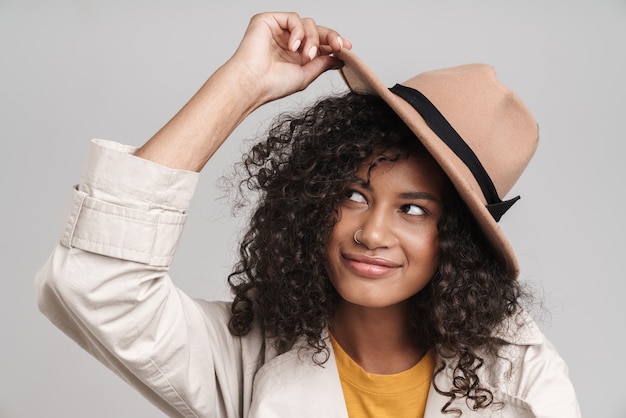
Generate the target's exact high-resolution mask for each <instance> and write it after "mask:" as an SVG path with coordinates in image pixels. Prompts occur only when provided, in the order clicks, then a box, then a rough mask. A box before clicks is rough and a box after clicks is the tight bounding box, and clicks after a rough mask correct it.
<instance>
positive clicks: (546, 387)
mask: <svg viewBox="0 0 626 418" xmlns="http://www.w3.org/2000/svg"><path fill="white" fill-rule="evenodd" d="M494 336H495V337H496V338H499V339H501V340H502V341H503V342H504V343H505V344H504V345H503V346H502V348H501V350H500V353H499V356H498V358H495V359H488V360H487V361H486V363H487V365H488V367H486V369H485V376H484V377H485V378H486V379H485V380H486V383H488V384H489V385H490V386H492V387H493V388H494V389H495V390H496V392H499V394H500V395H501V396H502V397H503V401H504V403H505V404H510V403H512V404H518V403H522V404H525V405H527V407H528V408H529V409H530V410H531V411H533V413H534V414H535V415H538V416H555V417H557V416H559V417H560V416H563V417H565V416H567V417H577V416H580V411H579V408H578V402H577V400H576V395H575V392H574V387H573V385H572V383H571V381H570V379H569V372H568V368H567V364H566V363H565V361H564V360H563V358H562V357H561V356H560V355H559V353H558V351H557V349H556V348H555V346H554V345H553V344H552V343H551V342H550V341H549V340H548V338H546V336H545V335H544V334H543V333H542V332H541V330H540V329H539V327H538V326H537V324H536V323H535V321H534V320H533V319H532V317H531V316H530V315H529V314H528V313H526V312H523V311H522V312H520V313H518V314H517V315H514V316H512V317H510V318H509V319H507V320H506V321H504V322H503V323H502V325H501V327H499V328H498V329H497V330H496V332H495V333H494Z"/></svg>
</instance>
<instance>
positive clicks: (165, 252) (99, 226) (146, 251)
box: [61, 188, 187, 267]
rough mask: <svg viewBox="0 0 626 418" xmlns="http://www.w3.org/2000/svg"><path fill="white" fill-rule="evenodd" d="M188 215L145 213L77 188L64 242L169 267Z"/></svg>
mask: <svg viewBox="0 0 626 418" xmlns="http://www.w3.org/2000/svg"><path fill="white" fill-rule="evenodd" d="M186 217H187V215H185V214H184V213H177V212H162V211H155V212H145V211H143V210H137V209H132V208H128V207H124V206H119V205H116V204H112V203H108V202H104V201H101V200H96V199H94V198H92V197H90V196H88V195H87V194H86V193H84V192H81V191H79V190H77V189H76V188H75V189H74V193H73V195H72V202H71V206H70V211H69V214H68V217H67V221H66V224H65V229H64V231H63V235H62V237H61V244H62V245H64V246H66V247H69V248H78V249H81V250H84V251H89V252H93V253H97V254H101V255H104V256H108V257H115V258H119V259H123V260H128V261H136V262H139V263H144V264H149V265H152V266H155V267H167V266H169V265H170V264H171V263H172V259H173V257H174V252H175V251H176V247H177V245H178V241H179V238H180V235H181V232H182V229H183V226H184V224H185V219H186Z"/></svg>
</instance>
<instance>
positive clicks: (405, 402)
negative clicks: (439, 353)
mask: <svg viewBox="0 0 626 418" xmlns="http://www.w3.org/2000/svg"><path fill="white" fill-rule="evenodd" d="M330 341H331V344H332V346H333V351H334V352H335V358H336V361H337V368H338V370H339V378H340V380H341V387H342V389H343V396H344V398H345V400H346V406H347V409H348V416H349V417H350V418H372V417H376V418H379V417H390V418H391V417H393V418H396V417H397V418H400V417H402V418H404V417H411V418H423V417H424V409H425V408H426V398H427V397H428V390H429V389H430V383H431V380H432V376H433V372H434V370H435V355H434V353H433V351H432V350H429V351H428V352H427V353H426V355H425V356H424V357H423V358H422V359H421V360H420V361H419V362H418V363H417V364H416V365H415V366H413V367H411V368H410V369H408V370H405V371H403V372H400V373H396V374H374V373H368V372H366V371H365V370H363V368H362V367H361V366H359V365H358V364H357V363H356V362H355V361H354V360H352V358H350V356H348V354H347V353H346V352H345V351H343V349H342V348H341V346H340V345H339V344H338V343H337V341H336V340H335V339H334V338H333V337H332V335H331V336H330Z"/></svg>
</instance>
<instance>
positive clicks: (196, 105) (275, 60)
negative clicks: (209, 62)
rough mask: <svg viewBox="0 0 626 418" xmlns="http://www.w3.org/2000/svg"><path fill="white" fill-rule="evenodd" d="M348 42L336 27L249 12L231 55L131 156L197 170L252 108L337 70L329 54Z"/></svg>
mask: <svg viewBox="0 0 626 418" xmlns="http://www.w3.org/2000/svg"><path fill="white" fill-rule="evenodd" d="M351 46H352V45H351V44H350V42H349V41H347V40H343V39H342V38H341V37H340V36H339V34H338V33H337V32H336V31H334V30H332V29H329V28H326V27H323V26H318V25H316V23H315V22H314V21H313V20H312V19H303V18H300V17H299V16H298V15H297V14H295V13H263V14H259V15H256V16H254V17H253V18H252V19H251V21H250V25H249V26H248V29H247V31H246V33H245V35H244V37H243V39H242V41H241V43H240V45H239V48H238V49H237V51H236V52H235V54H234V55H233V56H232V58H230V59H229V60H228V61H227V62H226V63H225V64H224V65H223V66H222V67H220V68H219V69H218V70H217V71H216V72H215V73H214V74H213V75H212V76H211V77H210V78H209V79H208V80H207V81H206V83H205V84H204V85H203V86H202V87H201V88H200V90H199V91H198V92H197V93H196V94H195V95H194V96H193V97H192V98H191V100H190V101H189V102H188V103H187V104H186V105H185V106H184V107H183V108H182V109H181V110H180V111H179V112H178V113H177V114H176V115H175V116H174V117H173V118H172V119H171V120H170V121H169V122H168V123H167V124H166V125H165V126H164V127H163V128H162V129H161V130H160V131H159V132H157V133H156V135H154V136H153V137H152V138H151V139H150V140H149V141H148V142H147V143H146V144H145V145H144V146H142V147H141V148H140V149H139V150H137V152H136V155H137V156H139V157H142V158H146V159H149V160H152V161H155V162H157V163H159V164H162V165H165V166H168V167H171V168H179V169H186V170H192V171H200V170H201V169H202V167H204V165H205V164H206V162H207V161H208V160H209V158H211V156H212V155H213V154H214V153H215V151H217V149H218V148H219V147H220V145H221V144H222V143H223V142H224V140H225V139H226V138H227V137H228V136H229V135H230V133H231V132H232V131H233V130H234V129H235V128H236V127H237V125H239V123H241V121H242V120H243V119H244V118H245V117H246V116H247V115H249V114H250V113H251V112H252V111H253V110H254V109H256V108H258V107H259V106H261V105H263V104H264V103H267V102H269V101H272V100H275V99H277V98H280V97H284V96H287V95H289V94H291V93H294V92H296V91H299V90H303V89H304V88H306V87H307V86H308V85H309V84H310V83H311V82H312V81H313V80H315V79H316V78H317V77H318V76H319V75H320V74H322V73H323V72H324V71H326V70H328V69H331V68H339V67H340V66H341V62H340V61H339V60H337V59H336V58H334V57H333V56H332V55H331V53H332V52H336V51H338V50H340V49H341V48H342V47H343V48H348V49H349V48H351Z"/></svg>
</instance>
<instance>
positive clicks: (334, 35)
mask: <svg viewBox="0 0 626 418" xmlns="http://www.w3.org/2000/svg"><path fill="white" fill-rule="evenodd" d="M317 29H318V33H319V41H320V49H321V50H323V51H324V52H328V51H329V50H330V51H331V52H338V51H340V50H341V48H346V49H352V42H350V41H349V40H348V39H345V38H342V37H341V35H339V32H337V31H336V30H334V29H330V28H327V27H325V26H318V27H317ZM328 53H330V52H328Z"/></svg>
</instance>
